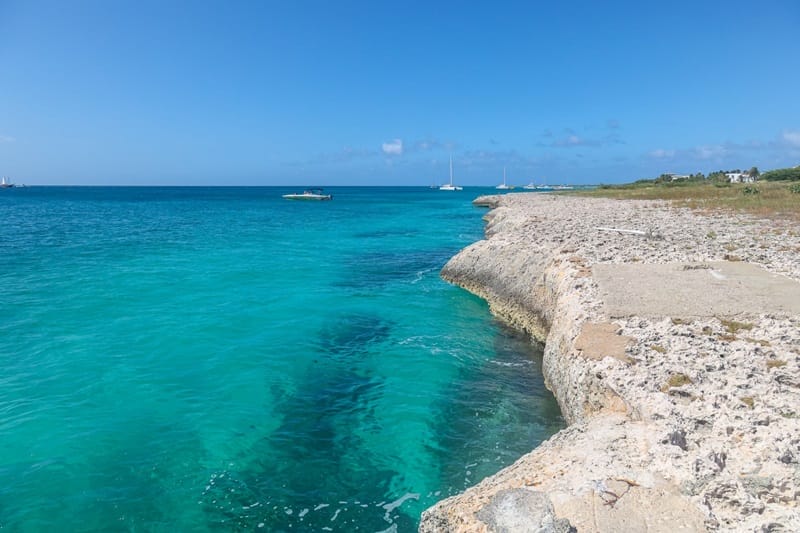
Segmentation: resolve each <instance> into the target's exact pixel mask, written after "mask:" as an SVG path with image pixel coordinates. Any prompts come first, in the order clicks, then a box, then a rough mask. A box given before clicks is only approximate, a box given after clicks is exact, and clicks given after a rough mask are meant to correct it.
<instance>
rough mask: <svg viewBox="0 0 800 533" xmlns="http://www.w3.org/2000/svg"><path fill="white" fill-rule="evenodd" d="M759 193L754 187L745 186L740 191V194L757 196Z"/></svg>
mask: <svg viewBox="0 0 800 533" xmlns="http://www.w3.org/2000/svg"><path fill="white" fill-rule="evenodd" d="M760 192H761V191H759V190H758V187H756V186H755V185H745V187H744V189H742V194H759V193H760Z"/></svg>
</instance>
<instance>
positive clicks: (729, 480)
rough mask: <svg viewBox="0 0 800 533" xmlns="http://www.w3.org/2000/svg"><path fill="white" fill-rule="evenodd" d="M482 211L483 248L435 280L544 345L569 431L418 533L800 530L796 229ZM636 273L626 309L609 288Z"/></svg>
mask: <svg viewBox="0 0 800 533" xmlns="http://www.w3.org/2000/svg"><path fill="white" fill-rule="evenodd" d="M476 204H479V205H486V206H489V207H492V208H493V209H492V211H490V212H489V213H488V214H487V216H486V217H485V218H486V221H487V229H486V235H487V238H486V239H485V240H483V241H480V242H478V243H475V244H473V245H472V246H470V247H468V248H466V249H465V250H463V251H462V252H461V253H459V254H458V255H457V256H456V257H454V258H453V259H452V260H451V261H450V262H449V263H448V264H447V265H446V266H445V268H444V270H443V271H442V276H443V277H444V278H445V279H447V280H449V281H451V282H453V283H456V284H458V285H460V286H462V287H464V288H466V289H467V290H470V291H472V292H474V293H475V294H477V295H479V296H481V297H483V298H485V299H486V300H487V301H488V302H489V304H490V306H491V309H492V311H493V312H494V313H496V314H497V315H498V316H500V317H502V318H503V319H505V320H507V321H508V322H510V323H512V324H514V325H516V326H517V327H520V328H522V329H524V330H526V331H528V332H530V333H531V334H532V335H534V336H536V337H537V338H538V339H539V340H542V341H544V342H545V355H544V374H545V379H546V381H547V383H548V386H549V387H550V388H551V390H552V391H553V392H554V394H555V395H556V398H557V399H558V401H559V405H560V406H561V409H562V412H563V414H564V417H565V419H566V420H567V421H568V422H569V423H570V426H569V427H568V428H566V429H565V430H563V431H561V432H560V433H558V434H557V435H555V436H554V437H552V438H551V439H549V440H548V441H547V442H545V443H544V444H542V445H541V446H540V447H539V448H537V449H536V450H533V451H532V452H531V453H530V454H528V455H526V456H524V457H523V458H521V459H520V460H519V461H517V462H516V463H515V464H513V465H512V466H510V467H508V468H506V469H504V470H502V471H501V472H499V473H498V474H496V475H495V476H492V477H489V478H487V479H485V480H483V481H482V482H481V483H479V484H478V485H476V486H475V487H473V488H471V489H469V490H467V491H465V492H464V493H462V494H459V495H457V496H454V497H452V498H448V499H447V500H444V501H442V502H440V503H438V504H437V505H435V506H434V507H432V508H430V509H429V510H427V511H426V512H425V513H424V514H423V517H422V522H421V525H420V530H421V531H562V530H563V531H570V530H572V529H574V530H577V531H580V532H584V531H651V532H655V531H665V532H667V531H669V532H672V531H703V530H714V531H716V530H718V531H800V507H798V503H800V377H798V376H800V317H798V314H797V310H796V309H797V307H796V306H797V305H798V304H800V302H798V301H797V300H796V299H795V297H794V294H796V293H795V292H793V291H797V290H800V289H799V288H800V259H799V257H800V232H798V231H797V230H796V229H795V228H794V226H793V225H792V224H790V223H789V222H786V223H781V222H775V221H764V220H757V219H754V218H751V217H747V216H744V215H731V214H723V213H716V214H705V215H699V214H697V213H695V212H692V211H689V210H686V209H678V208H675V207H673V206H670V205H669V204H666V203H661V202H649V201H648V202H635V201H626V202H619V201H614V200H602V199H584V198H573V197H562V196H549V195H542V194H535V193H534V194H510V195H504V196H493V197H484V198H481V199H479V200H477V201H476ZM598 228H618V229H631V230H640V231H641V232H642V233H643V234H634V233H623V232H615V231H607V230H600V229H598ZM642 265H645V267H644V268H642ZM646 265H656V266H655V267H654V268H653V269H648V268H647V267H646ZM661 270H663V271H664V272H666V273H667V274H665V275H661V276H659V275H658V272H659V271H661ZM698 270H704V271H703V272H698ZM706 270H713V271H716V272H717V273H718V275H720V276H723V277H725V279H719V278H718V277H716V276H714V275H713V274H712V273H711V272H708V271H706ZM630 271H640V272H642V273H643V275H642V276H643V277H642V278H641V279H644V280H645V282H646V284H645V285H644V286H643V287H644V288H642V286H639V287H638V288H637V286H636V285H635V283H632V284H631V285H630V286H628V287H626V288H625V289H624V290H625V291H628V294H629V296H628V297H627V298H624V297H623V298H619V297H618V296H619V294H620V292H624V291H622V290H619V289H615V285H614V284H613V282H612V283H611V284H609V283H607V282H606V281H605V280H607V279H610V278H615V279H616V283H623V284H624V283H627V282H628V281H631V280H633V278H632V277H631V275H630ZM597 272H602V273H605V274H606V275H605V277H603V276H604V274H602V273H601V274H599V276H598V275H597V274H596V273H597ZM654 272H655V274H654ZM682 272H685V275H686V277H685V278H682V277H681V273H682ZM648 276H649V277H648ZM736 276H744V277H749V276H756V277H758V278H759V279H761V281H762V282H763V283H761V282H758V283H756V285H755V286H743V285H742V284H740V283H738V281H737V280H736V279H733V280H732V278H736ZM763 276H766V278H762V277H763ZM598 277H600V278H603V279H604V281H603V283H602V286H601V285H600V284H598V279H597V278H598ZM706 277H707V278H706ZM641 279H640V281H641ZM683 279H687V280H691V281H687V282H686V285H684V284H683V283H682V280H683ZM704 279H708V284H706V283H704V282H703V280H704ZM726 280H727V281H728V283H727V285H726V283H724V282H725V281H726ZM698 282H699V283H698ZM718 282H719V283H718ZM742 283H745V284H747V283H748V282H746V281H745V282H742ZM659 284H660V285H659ZM775 284H777V285H775ZM687 286H690V287H689V288H687ZM609 287H610V288H609ZM776 287H778V288H776ZM651 290H655V291H656V294H658V295H659V298H646V297H642V294H645V295H646V294H647V291H651ZM748 290H755V293H753V294H756V295H757V298H756V299H757V301H756V299H753V298H751V297H749V296H747V295H748V294H750V293H748V292H747V291H748ZM772 294H774V295H775V297H774V298H772V297H771V295H772ZM670 295H672V296H674V297H673V298H672V299H670V297H669V296H670ZM742 295H744V296H742ZM615 297H616V299H615ZM675 299H683V300H682V301H683V302H684V304H683V305H677V306H676V305H675ZM748 301H749V303H748ZM626 302H629V303H630V304H631V305H630V306H629V308H628V309H626V306H625V303H626ZM648 302H651V303H652V305H650V306H648ZM634 304H635V305H634ZM656 304H658V305H656ZM526 517H527V518H526ZM526 520H527V521H526ZM526 528H527V529H526ZM559 528H561V529H559Z"/></svg>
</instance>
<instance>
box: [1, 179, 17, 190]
mask: <svg viewBox="0 0 800 533" xmlns="http://www.w3.org/2000/svg"><path fill="white" fill-rule="evenodd" d="M11 187H14V184H13V183H11V182H10V181H8V180H7V179H6V177H5V176H3V181H2V182H0V189H10V188H11Z"/></svg>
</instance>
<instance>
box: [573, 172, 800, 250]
mask: <svg viewBox="0 0 800 533" xmlns="http://www.w3.org/2000/svg"><path fill="white" fill-rule="evenodd" d="M766 174H767V173H764V174H762V178H763V177H764V176H766ZM670 179H671V178H670ZM659 180H661V181H659ZM570 194H577V195H580V196H591V197H604V198H618V199H631V200H667V201H671V202H673V203H674V204H675V205H676V206H678V207H688V208H691V209H698V210H703V211H712V210H720V209H723V210H732V211H744V212H747V213H751V214H754V215H757V216H759V217H765V218H783V219H791V220H797V221H800V202H798V200H797V195H798V194H800V183H792V184H787V183H786V182H785V181H761V180H759V181H758V184H757V185H755V184H752V183H747V184H746V183H729V182H728V181H727V178H726V177H725V173H724V172H715V173H712V174H709V176H708V177H706V178H703V179H702V180H701V179H699V178H697V175H695V177H694V178H692V177H690V178H688V179H680V180H676V181H666V180H665V179H662V177H659V178H657V179H646V180H638V181H635V182H633V183H628V184H624V185H601V186H599V187H598V188H596V189H589V190H583V191H571V192H570ZM708 238H714V237H713V236H711V235H709V236H708Z"/></svg>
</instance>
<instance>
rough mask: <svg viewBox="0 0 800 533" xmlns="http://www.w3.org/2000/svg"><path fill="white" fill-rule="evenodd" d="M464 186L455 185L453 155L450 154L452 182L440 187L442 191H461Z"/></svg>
mask: <svg viewBox="0 0 800 533" xmlns="http://www.w3.org/2000/svg"><path fill="white" fill-rule="evenodd" d="M463 189H464V188H463V187H459V186H458V185H453V156H450V183H446V184H444V185H442V186H441V187H439V190H440V191H461V190H463Z"/></svg>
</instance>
